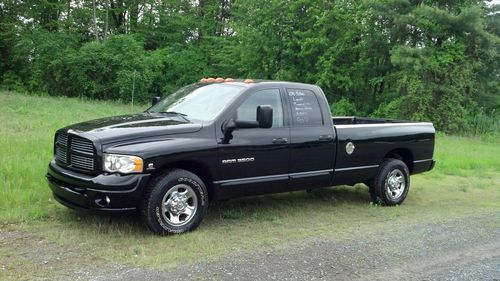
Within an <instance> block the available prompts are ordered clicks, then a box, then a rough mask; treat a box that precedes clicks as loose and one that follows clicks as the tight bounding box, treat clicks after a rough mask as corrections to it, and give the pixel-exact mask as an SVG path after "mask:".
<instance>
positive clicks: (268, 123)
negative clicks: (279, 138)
mask: <svg viewBox="0 0 500 281" xmlns="http://www.w3.org/2000/svg"><path fill="white" fill-rule="evenodd" d="M257 122H258V123H259V128H264V129H269V128H271V127H272V126H273V107H272V106H270V105H259V106H257Z"/></svg>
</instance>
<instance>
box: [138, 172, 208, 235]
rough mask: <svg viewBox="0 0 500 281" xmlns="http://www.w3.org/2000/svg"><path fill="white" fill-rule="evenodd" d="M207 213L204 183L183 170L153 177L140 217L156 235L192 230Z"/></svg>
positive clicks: (145, 195) (206, 194) (206, 195)
mask: <svg viewBox="0 0 500 281" xmlns="http://www.w3.org/2000/svg"><path fill="white" fill-rule="evenodd" d="M207 210H208V193H207V188H206V187H205V184H204V183H203V181H202V180H201V179H200V178H199V177H198V176H196V175H195V174H193V173H191V172H188V171H186V170H180V169H171V170H167V171H165V172H164V173H162V174H160V175H158V176H157V177H155V178H154V179H153V180H152V181H151V183H150V184H149V186H148V189H147V191H146V192H145V194H144V198H143V202H142V206H141V216H142V219H143V221H144V222H145V223H146V225H147V226H148V228H149V229H150V230H151V231H153V232H154V233H156V234H159V235H167V234H178V233H184V232H187V231H191V230H194V229H195V228H196V227H198V225H200V223H201V221H202V220H203V217H204V216H205V214H206V213H207Z"/></svg>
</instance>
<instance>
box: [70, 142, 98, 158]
mask: <svg viewBox="0 0 500 281" xmlns="http://www.w3.org/2000/svg"><path fill="white" fill-rule="evenodd" d="M71 151H76V152H80V153H83V154H87V155H91V156H93V155H94V144H93V143H92V142H91V141H89V140H87V139H84V138H80V137H72V138H71Z"/></svg>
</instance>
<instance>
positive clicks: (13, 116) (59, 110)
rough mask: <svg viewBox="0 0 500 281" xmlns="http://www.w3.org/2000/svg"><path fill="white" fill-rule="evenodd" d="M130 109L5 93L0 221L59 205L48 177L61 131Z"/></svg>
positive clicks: (0, 97) (1, 95)
mask: <svg viewBox="0 0 500 281" xmlns="http://www.w3.org/2000/svg"><path fill="white" fill-rule="evenodd" d="M126 112H130V107H129V106H126V105H117V104H115V103H112V102H92V101H81V100H77V99H70V98H64V97H36V96H27V95H20V94H14V93H9V92H0V124H1V125H0V136H1V137H0V157H1V161H0V183H1V188H0V222H8V221H18V220H31V219H36V218H40V217H44V216H46V215H47V214H48V212H49V210H50V209H52V208H53V207H54V204H53V203H52V199H51V193H50V191H49V189H48V188H47V183H46V180H45V177H44V175H45V172H46V168H47V165H48V163H49V162H50V160H51V158H52V156H53V137H54V132H55V130H56V129H58V128H62V127H64V126H66V125H69V124H72V123H76V122H80V121H84V120H89V119H94V118H98V117H103V116H109V115H116V114H122V113H126Z"/></svg>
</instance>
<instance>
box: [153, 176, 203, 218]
mask: <svg viewBox="0 0 500 281" xmlns="http://www.w3.org/2000/svg"><path fill="white" fill-rule="evenodd" d="M197 209H198V199H197V198H196V193H195V192H194V190H193V188H192V187H190V186H189V185H186V184H178V185H175V186H173V187H172V188H171V189H170V190H169V191H168V192H167V193H166V194H165V195H164V196H163V199H162V202H161V211H162V216H163V218H164V219H165V221H166V222H167V223H168V224H170V225H172V226H183V225H185V224H187V223H189V222H190V221H191V219H192V218H193V217H194V215H195V214H196V210H197Z"/></svg>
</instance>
